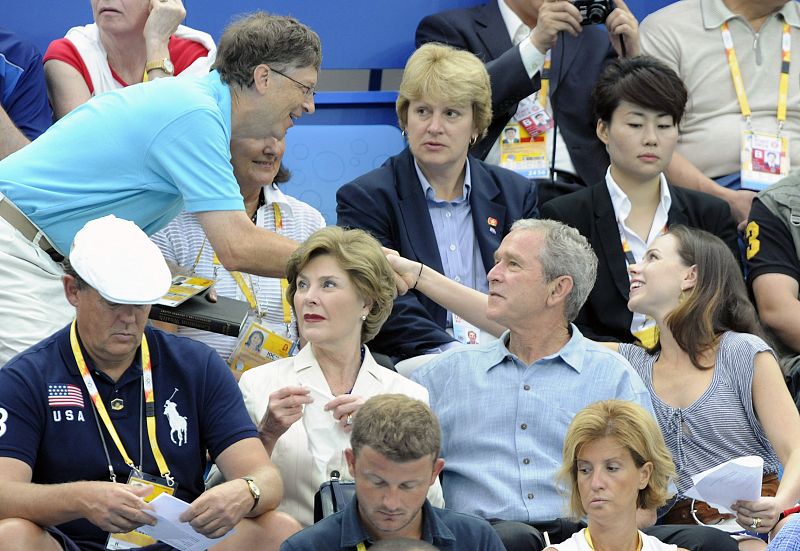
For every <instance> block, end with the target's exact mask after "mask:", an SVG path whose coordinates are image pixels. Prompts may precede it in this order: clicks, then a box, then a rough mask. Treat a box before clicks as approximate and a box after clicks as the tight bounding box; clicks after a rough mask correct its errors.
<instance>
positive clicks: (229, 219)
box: [197, 211, 298, 278]
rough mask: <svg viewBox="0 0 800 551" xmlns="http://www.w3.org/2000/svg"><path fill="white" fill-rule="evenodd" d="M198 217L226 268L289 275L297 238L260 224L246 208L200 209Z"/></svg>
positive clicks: (268, 275) (277, 275) (274, 275)
mask: <svg viewBox="0 0 800 551" xmlns="http://www.w3.org/2000/svg"><path fill="white" fill-rule="evenodd" d="M197 217H198V219H199V220H200V223H201V225H202V226H203V230H204V231H205V233H206V235H207V236H208V241H209V243H211V246H212V247H213V248H214V252H215V253H217V257H218V258H219V260H220V262H221V263H222V265H223V266H225V269H226V270H228V271H229V272H233V271H236V272H246V273H250V274H254V275H260V276H265V277H279V278H280V277H285V275H286V262H287V261H288V260H289V256H290V255H291V254H292V253H293V252H294V250H295V249H296V248H297V246H298V243H297V242H296V241H292V240H291V239H288V238H286V237H283V236H282V235H279V234H277V233H275V232H272V231H269V230H265V229H263V228H257V227H256V226H254V225H253V223H252V221H250V219H249V218H248V217H247V215H246V214H245V213H244V211H217V212H214V211H211V212H199V213H197Z"/></svg>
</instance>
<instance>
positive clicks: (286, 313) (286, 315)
mask: <svg viewBox="0 0 800 551" xmlns="http://www.w3.org/2000/svg"><path fill="white" fill-rule="evenodd" d="M272 212H274V213H275V232H276V233H278V234H282V233H283V216H282V215H281V208H280V207H279V206H278V203H272ZM288 288H289V282H288V281H287V280H286V278H285V277H284V278H282V279H281V306H283V323H284V324H286V327H287V330H288V327H289V324H290V323H292V310H291V308H290V307H289V301H287V300H286V289H288Z"/></svg>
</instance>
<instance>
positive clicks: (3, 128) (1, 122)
mask: <svg viewBox="0 0 800 551" xmlns="http://www.w3.org/2000/svg"><path fill="white" fill-rule="evenodd" d="M29 143H31V141H30V140H29V139H28V138H26V137H25V135H24V134H23V133H22V132H21V131H20V130H19V128H17V126H16V125H15V124H14V121H12V120H11V118H10V117H9V116H8V113H6V111H5V109H3V108H2V107H0V159H5V158H6V157H8V156H9V155H11V154H12V153H14V152H15V151H17V150H18V149H22V148H23V147H25V146H26V145H28V144H29Z"/></svg>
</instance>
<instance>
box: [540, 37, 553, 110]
mask: <svg viewBox="0 0 800 551" xmlns="http://www.w3.org/2000/svg"><path fill="white" fill-rule="evenodd" d="M551 52H552V50H547V53H546V54H544V66H543V67H542V73H541V75H542V77H541V86H540V88H539V104H540V105H541V106H542V109H547V97H548V94H549V93H550V65H551V63H552V60H551V58H552V53H551Z"/></svg>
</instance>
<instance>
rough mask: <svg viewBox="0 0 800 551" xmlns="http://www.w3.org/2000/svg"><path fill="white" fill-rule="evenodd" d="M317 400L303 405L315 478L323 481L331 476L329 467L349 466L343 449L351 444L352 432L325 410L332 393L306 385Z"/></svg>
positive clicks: (342, 472)
mask: <svg viewBox="0 0 800 551" xmlns="http://www.w3.org/2000/svg"><path fill="white" fill-rule="evenodd" d="M306 388H308V389H309V390H311V397H312V398H313V399H314V401H313V402H312V403H310V404H306V406H305V407H304V408H303V426H304V427H305V429H306V434H307V435H308V452H309V453H310V454H311V457H313V458H314V467H315V471H316V476H315V478H316V479H317V480H319V481H320V482H322V481H325V480H328V479H329V478H330V471H331V470H337V471H339V472H340V474H341V475H346V473H345V472H344V471H343V470H342V469H344V468H345V466H346V462H345V461H344V450H345V449H346V448H349V447H350V435H349V434H347V433H345V432H344V430H342V427H341V426H340V425H339V422H338V421H337V420H336V419H334V417H333V412H331V411H325V409H324V407H325V404H327V403H328V402H330V401H331V400H333V394H331V392H330V391H329V390H328V391H324V390H322V389H319V388H316V387H313V386H309V385H306Z"/></svg>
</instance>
